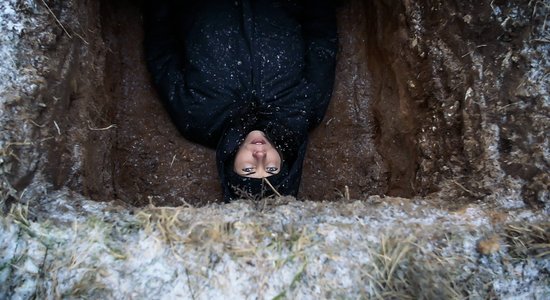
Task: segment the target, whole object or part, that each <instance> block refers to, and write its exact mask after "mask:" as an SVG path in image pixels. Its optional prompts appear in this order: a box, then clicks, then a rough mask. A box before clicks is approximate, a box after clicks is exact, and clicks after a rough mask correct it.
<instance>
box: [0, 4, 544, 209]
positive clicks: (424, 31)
mask: <svg viewBox="0 0 550 300" xmlns="http://www.w3.org/2000/svg"><path fill="white" fill-rule="evenodd" d="M11 2H14V3H16V4H15V7H16V9H17V12H18V13H22V14H29V15H30V16H32V15H34V16H37V17H38V16H39V19H40V21H38V23H36V22H35V24H32V25H29V27H28V28H25V29H22V30H21V32H20V35H21V37H22V39H21V40H20V41H19V43H20V50H19V52H20V53H19V56H18V59H19V61H18V62H17V63H18V64H19V65H20V66H21V67H20V70H21V72H22V74H20V75H19V76H18V77H22V79H21V80H25V79H26V80H28V81H33V80H34V81H35V82H25V83H27V84H29V85H30V87H29V86H27V87H25V88H22V89H23V91H17V92H15V91H6V92H5V96H4V97H7V99H6V104H5V108H4V111H5V114H4V115H3V117H2V118H3V124H4V126H5V129H7V131H9V132H5V133H4V134H3V140H4V141H6V144H5V146H4V148H5V149H6V150H5V152H6V153H7V154H9V155H6V158H5V159H4V160H5V162H4V164H5V165H7V164H9V165H10V168H9V170H8V172H5V177H6V179H7V181H8V184H9V185H10V186H12V187H13V189H14V190H16V191H18V192H19V193H20V192H21V191H23V190H25V189H26V188H27V190H28V192H32V191H36V188H34V187H31V186H33V183H45V184H46V185H48V187H47V189H48V190H52V189H53V190H57V189H61V188H67V189H69V190H71V191H74V192H76V193H78V194H82V195H85V196H87V197H90V198H92V199H95V200H99V201H104V200H106V199H119V200H121V201H123V202H125V203H128V204H130V205H134V206H143V205H146V204H148V203H150V202H153V203H155V204H158V205H180V204H181V203H182V201H185V202H187V203H190V204H193V205H202V204H205V203H208V202H217V201H219V200H220V193H221V191H220V187H219V183H218V179H217V174H216V170H215V164H214V152H213V151H212V150H209V149H206V148H204V147H201V146H198V145H195V144H193V143H190V142H188V141H186V140H185V139H183V138H182V137H181V136H180V135H179V134H178V133H177V131H176V129H175V127H174V126H173V125H172V124H171V122H170V120H169V118H168V117H167V113H166V112H165V111H164V110H163V108H162V105H161V104H160V101H159V100H158V99H157V96H156V94H155V91H154V89H153V88H152V86H151V82H150V78H149V76H148V73H147V70H146V68H145V66H144V63H143V47H142V38H143V34H142V16H141V11H140V4H139V3H137V2H135V1H124V0H118V1H103V2H101V1H100V2H98V3H87V2H83V1H68V2H63V3H61V2H59V3H58V2H56V1H52V2H51V3H50V5H49V6H47V7H46V6H45V5H44V3H40V2H38V3H33V4H26V3H27V2H25V1H8V2H7V3H11ZM45 3H46V4H47V3H48V2H45ZM546 4H547V3H544V5H543V4H541V3H539V2H537V4H533V3H530V4H529V3H523V2H522V3H519V2H518V3H507V2H502V3H498V1H492V2H490V3H483V2H482V3H479V4H473V3H455V2H451V1H447V2H445V1H434V2H433V3H431V2H430V3H426V4H424V5H421V4H419V3H412V2H409V1H403V2H400V1H348V2H345V3H344V4H343V5H342V7H341V9H340V10H339V14H338V26H339V36H340V52H339V55H338V65H337V73H336V83H335V86H334V96H333V99H332V102H331V105H330V107H329V110H328V113H327V115H326V117H325V119H324V122H323V123H322V124H321V126H320V127H319V128H317V129H316V130H315V131H314V132H312V134H311V143H310V147H309V151H308V153H307V159H306V160H305V161H306V162H305V167H304V175H303V183H302V185H301V190H300V193H299V197H298V198H300V199H310V200H314V201H318V200H334V199H336V198H338V197H339V196H340V195H344V194H345V195H349V197H351V198H354V199H363V198H365V197H367V196H369V195H390V196H401V197H412V196H415V195H427V194H429V193H433V192H438V191H441V190H443V189H445V190H446V192H445V193H443V194H446V195H449V196H450V197H449V198H450V199H453V201H459V202H461V203H467V202H469V201H471V200H472V199H476V200H478V199H482V200H487V201H489V200H488V198H491V195H494V194H495V193H496V191H508V190H513V191H514V192H517V193H520V194H521V195H518V197H517V198H516V199H515V200H517V201H523V202H525V203H526V204H527V205H529V206H530V207H534V208H539V209H540V208H542V207H544V202H545V199H548V194H547V193H545V192H543V191H544V190H545V189H547V187H548V182H549V174H548V152H547V151H548V137H547V134H544V133H546V132H548V126H549V125H548V122H547V121H548V98H547V97H548V93H547V89H545V87H547V83H548V76H547V74H548V73H547V69H545V68H547V64H548V57H547V55H546V53H547V51H546V52H545V51H544V50H545V49H547V47H548V42H547V40H545V38H547V36H548V33H547V32H548V31H547V30H546V28H547V24H546V19H545V15H544V14H545V12H546V9H547V5H546ZM48 8H49V9H48ZM63 24H64V26H63ZM545 72H546V73H545ZM15 83H16V84H15V88H14V89H16V90H17V88H18V87H17V84H19V83H17V81H16V82H15ZM19 88H21V86H19ZM22 127H23V128H22ZM29 142H30V143H32V145H27V144H25V143H29ZM21 143H23V144H21ZM6 145H7V146H6ZM35 185H36V184H35ZM29 195H32V193H30V194H29ZM17 198H18V196H14V195H11V196H10V199H11V200H10V201H16V200H17ZM493 198H494V197H493ZM519 198H521V200H520V199H519Z"/></svg>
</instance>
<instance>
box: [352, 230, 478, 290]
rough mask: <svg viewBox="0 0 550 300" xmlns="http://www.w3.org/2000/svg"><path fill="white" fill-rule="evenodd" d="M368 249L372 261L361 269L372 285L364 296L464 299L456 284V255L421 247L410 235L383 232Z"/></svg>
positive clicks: (366, 279) (369, 284) (368, 283)
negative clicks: (376, 244) (372, 246)
mask: <svg viewBox="0 0 550 300" xmlns="http://www.w3.org/2000/svg"><path fill="white" fill-rule="evenodd" d="M436 248H437V247H436ZM368 251H369V255H370V256H371V258H372V261H370V262H369V264H368V265H367V266H366V267H367V269H366V270H364V271H363V272H362V273H363V275H364V278H365V281H366V283H367V286H370V287H371V289H370V290H368V291H364V294H365V295H369V296H368V297H367V298H376V299H464V298H465V296H463V295H465V294H467V291H465V290H463V287H459V286H457V285H456V283H455V281H456V274H455V271H456V261H458V260H459V258H457V257H443V256H442V255H441V254H440V251H436V250H431V251H428V250H426V249H423V248H422V246H420V244H418V243H417V242H416V241H415V240H414V238H412V237H398V236H389V237H388V236H385V235H383V236H382V237H381V238H380V244H379V246H378V247H377V248H369V249H368Z"/></svg>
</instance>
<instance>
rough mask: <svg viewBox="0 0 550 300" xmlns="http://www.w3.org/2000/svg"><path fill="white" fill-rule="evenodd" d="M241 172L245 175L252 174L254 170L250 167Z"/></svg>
mask: <svg viewBox="0 0 550 300" xmlns="http://www.w3.org/2000/svg"><path fill="white" fill-rule="evenodd" d="M242 170H243V172H245V173H252V172H254V168H252V167H248V168H243V169H242Z"/></svg>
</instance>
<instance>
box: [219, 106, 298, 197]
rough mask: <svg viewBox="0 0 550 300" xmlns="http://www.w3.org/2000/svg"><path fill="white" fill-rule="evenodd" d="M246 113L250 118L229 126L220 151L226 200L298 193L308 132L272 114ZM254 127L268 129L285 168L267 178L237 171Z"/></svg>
mask: <svg viewBox="0 0 550 300" xmlns="http://www.w3.org/2000/svg"><path fill="white" fill-rule="evenodd" d="M242 115H243V116H246V117H245V118H238V119H237V121H236V122H232V124H230V126H229V127H228V128H227V129H226V131H225V133H224V134H223V136H222V138H221V139H220V142H219V144H218V147H217V151H216V164H217V167H218V174H219V177H220V179H221V184H222V191H223V199H224V201H225V202H230V201H231V200H236V199H242V198H253V199H259V198H264V197H268V196H271V195H274V194H277V193H279V194H281V195H290V196H296V194H297V193H298V188H299V186H300V179H301V177H302V165H303V161H304V157H305V152H306V147H307V132H303V130H302V131H300V130H296V129H293V128H291V127H289V126H287V125H286V124H284V122H283V121H282V120H280V119H277V118H275V117H274V116H273V115H271V114H266V113H261V112H254V113H250V112H245V113H243V114H242ZM253 130H260V131H262V132H264V133H265V134H266V137H267V138H268V139H269V140H270V142H271V143H272V144H273V145H274V146H275V148H276V149H277V150H278V151H279V153H280V154H281V157H282V163H281V170H280V171H279V173H278V174H275V175H272V176H269V177H267V178H266V179H267V180H265V179H262V178H249V177H244V176H240V175H239V174H237V173H236V172H235V171H233V163H234V159H235V156H236V154H237V151H238V150H239V147H240V145H241V144H242V142H243V141H244V140H245V138H246V136H247V135H248V133H250V132H251V131H253ZM266 181H268V182H269V183H268V182H266ZM274 189H275V190H276V191H277V192H275V191H274Z"/></svg>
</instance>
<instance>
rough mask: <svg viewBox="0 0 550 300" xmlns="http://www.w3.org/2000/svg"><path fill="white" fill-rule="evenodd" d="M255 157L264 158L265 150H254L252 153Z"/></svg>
mask: <svg viewBox="0 0 550 300" xmlns="http://www.w3.org/2000/svg"><path fill="white" fill-rule="evenodd" d="M252 156H254V158H255V159H258V160H262V159H264V158H265V151H254V152H253V153H252Z"/></svg>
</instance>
